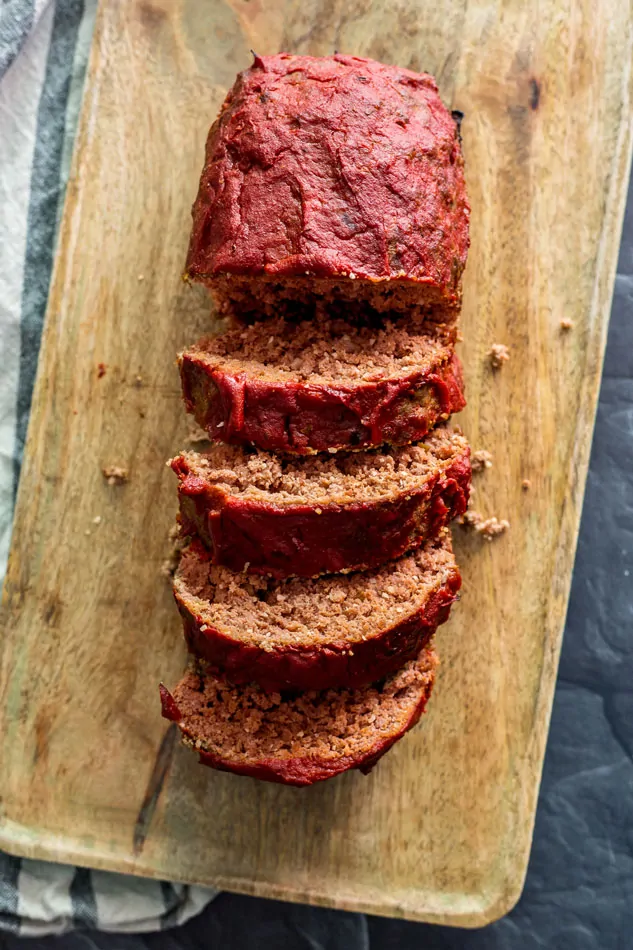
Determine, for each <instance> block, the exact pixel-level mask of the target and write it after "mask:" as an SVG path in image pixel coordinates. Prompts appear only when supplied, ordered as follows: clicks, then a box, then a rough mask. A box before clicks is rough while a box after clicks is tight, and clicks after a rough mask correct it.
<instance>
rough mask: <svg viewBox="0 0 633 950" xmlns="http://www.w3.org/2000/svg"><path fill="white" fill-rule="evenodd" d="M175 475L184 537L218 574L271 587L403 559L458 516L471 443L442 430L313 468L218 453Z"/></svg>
mask: <svg viewBox="0 0 633 950" xmlns="http://www.w3.org/2000/svg"><path fill="white" fill-rule="evenodd" d="M171 467H172V468H173V470H174V471H175V472H176V474H177V475H178V478H179V480H180V482H179V497H180V521H181V525H182V528H183V532H184V533H185V534H197V535H198V536H199V537H200V538H201V539H202V540H203V541H204V543H205V544H206V545H207V547H208V548H209V549H210V550H211V552H212V555H213V562H214V563H215V564H222V565H224V566H225V567H229V568H231V569H232V570H234V571H249V572H253V573H257V574H268V575H271V576H273V577H277V578H283V577H290V576H293V575H296V576H299V577H316V576H317V575H319V574H328V573H333V572H337V571H351V570H364V569H367V568H371V567H377V566H378V565H380V564H383V563H384V562H385V561H388V560H393V559H394V558H397V557H400V555H401V554H404V553H405V552H406V551H409V550H412V549H413V548H416V547H418V546H419V545H420V544H422V543H423V542H424V541H426V540H427V539H428V538H431V537H435V536H436V535H437V534H438V532H439V531H440V529H441V528H443V527H444V526H445V525H446V524H447V523H448V521H449V520H450V519H451V518H454V517H456V516H457V515H460V514H463V513H464V511H465V510H466V507H467V504H468V493H469V487H470V449H469V447H468V443H467V441H466V439H465V438H464V437H463V436H462V435H461V434H460V433H457V432H454V431H452V430H451V429H449V428H448V427H446V426H440V427H439V428H438V429H435V430H434V431H433V432H431V433H429V435H428V436H427V437H426V439H425V441H424V442H419V443H416V444H415V445H409V446H403V447H400V448H384V449H381V450H375V451H370V452H353V453H344V452H339V453H338V454H336V455H329V454H328V455H325V456H310V457H309V458H297V457H285V458H280V457H279V456H276V455H271V454H270V453H269V452H261V451H257V450H255V451H252V452H247V451H245V450H244V449H242V448H239V447H237V446H232V445H216V446H214V447H213V448H212V449H211V451H210V452H208V453H207V454H205V455H200V454H198V453H196V452H184V453H183V454H182V455H179V456H178V457H177V458H175V459H172V460H171Z"/></svg>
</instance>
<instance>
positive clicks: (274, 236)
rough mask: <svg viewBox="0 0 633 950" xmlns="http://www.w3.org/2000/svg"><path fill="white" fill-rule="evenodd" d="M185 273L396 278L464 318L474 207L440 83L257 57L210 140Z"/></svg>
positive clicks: (373, 65)
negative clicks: (464, 281)
mask: <svg viewBox="0 0 633 950" xmlns="http://www.w3.org/2000/svg"><path fill="white" fill-rule="evenodd" d="M192 213H193V231H192V235H191V242H190V245H189V254H188V259H187V271H188V273H189V275H190V276H191V277H193V278H195V279H200V280H205V279H212V278H213V277H214V276H216V275H219V274H227V273H228V274H240V275H268V276H271V277H294V276H303V275H306V274H308V275H310V276H312V277H339V276H343V277H347V276H355V277H357V278H361V279H366V280H371V281H379V280H399V281H403V282H404V281H406V282H408V283H410V284H411V285H412V286H413V285H414V284H418V285H424V287H425V288H427V289H428V288H431V289H432V290H433V291H437V296H438V297H439V299H440V300H442V301H443V304H444V305H445V306H446V307H447V308H448V309H453V310H456V309H457V308H458V306H459V298H460V277H461V273H462V271H463V268H464V265H465V262H466V255H467V252H468V244H469V239H468V219H469V206H468V202H467V199H466V193H465V186H464V174H463V160H462V154H461V147H460V141H459V132H458V128H457V125H456V122H455V119H454V118H453V117H452V116H451V113H450V112H449V111H448V110H447V109H446V107H445V106H444V105H443V103H442V101H441V99H440V97H439V95H438V90H437V85H436V83H435V80H434V79H433V78H432V77H431V76H428V75H426V74H424V73H421V74H419V73H414V72H411V71H410V70H408V69H402V68H400V67H396V66H386V65H383V64H382V63H377V62H375V61H373V60H369V59H361V58H359V57H355V56H342V55H338V54H337V55H335V56H329V57H323V58H316V57H312V56H292V55H289V54H288V53H280V54H278V55H276V56H262V57H257V59H256V60H255V62H254V63H253V65H252V66H251V67H250V69H247V70H245V71H244V72H242V73H240V74H239V76H238V77H237V80H236V82H235V85H234V86H233V88H232V89H231V91H230V92H229V94H228V96H227V98H226V100H225V102H224V105H223V107H222V111H221V113H220V116H219V118H218V120H217V121H216V122H215V123H214V125H213V126H212V128H211V131H210V132H209V137H208V139H207V146H206V155H205V164H204V168H203V171H202V177H201V180H200V188H199V191H198V196H197V198H196V202H195V204H194V207H193V212H192Z"/></svg>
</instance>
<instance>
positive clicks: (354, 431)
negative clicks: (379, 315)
mask: <svg viewBox="0 0 633 950" xmlns="http://www.w3.org/2000/svg"><path fill="white" fill-rule="evenodd" d="M179 362H180V373H181V378H182V387H183V395H184V399H185V406H186V408H187V410H188V411H189V412H191V413H193V415H194V416H195V418H196V421H197V422H198V423H199V424H200V425H201V426H202V427H203V428H205V429H206V430H207V431H208V432H209V435H210V436H211V438H213V439H215V440H220V441H223V442H230V443H236V444H239V443H241V444H244V443H252V444H253V445H256V446H258V447H259V448H261V449H267V450H268V451H271V452H285V453H292V454H297V455H310V454H314V453H315V452H323V451H336V450H338V449H363V448H376V447H378V446H380V445H381V444H382V443H384V442H389V443H391V444H394V445H402V444H405V443H407V442H416V441H418V440H419V439H422V438H424V436H425V435H426V434H427V432H428V431H429V429H431V428H432V427H433V426H434V425H435V424H436V423H437V422H439V421H440V420H442V419H446V418H448V416H449V415H450V414H451V413H453V412H459V410H460V409H463V407H464V406H465V404H466V403H465V399H464V392H463V380H462V370H461V364H460V362H459V359H458V357H457V356H456V355H455V353H454V349H453V345H452V342H451V341H450V340H449V339H447V338H446V336H445V335H444V334H443V333H439V332H436V333H432V334H428V333H425V332H422V330H421V329H420V327H419V325H418V324H417V323H416V322H415V321H411V320H407V319H405V318H403V319H402V320H401V321H398V323H397V324H396V323H393V322H391V321H389V320H387V321H385V322H381V323H379V325H378V326H369V325H365V324H363V325H354V324H350V323H347V322H345V321H343V320H339V319H331V320H323V321H319V322H318V323H311V322H309V321H304V322H302V323H300V324H293V323H292V322H291V321H287V320H284V319H281V318H276V319H273V320H271V321H260V322H258V323H255V324H253V325H251V326H248V327H243V328H233V329H231V330H229V331H228V332H227V333H224V334H222V335H220V336H217V337H214V338H213V339H209V340H204V341H202V342H201V343H199V344H198V345H197V346H195V347H193V348H192V349H190V350H187V351H185V352H184V353H182V354H181V355H180V359H179Z"/></svg>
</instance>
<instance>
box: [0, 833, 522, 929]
mask: <svg viewBox="0 0 633 950" xmlns="http://www.w3.org/2000/svg"><path fill="white" fill-rule="evenodd" d="M0 850H2V851H5V852H6V853H7V854H10V855H13V856H14V857H17V858H27V859H29V860H38V861H53V862H55V863H57V864H64V865H76V866H79V867H90V868H92V869H94V870H97V871H109V872H113V873H118V874H130V875H133V876H135V877H142V878H147V879H149V880H164V879H165V870H164V868H158V867H155V866H152V865H151V864H149V863H143V862H142V861H138V860H135V859H133V858H126V857H123V856H116V855H110V854H104V853H99V852H95V851H93V850H91V849H90V848H88V847H82V846H81V845H79V844H75V845H73V844H69V843H63V842H62V841H61V840H60V839H59V838H58V836H56V835H37V834H35V833H33V832H30V831H28V830H27V829H25V828H23V827H22V826H20V825H18V824H16V823H14V822H8V823H5V822H0ZM517 870H520V869H518V868H517ZM526 870H527V863H526V867H525V869H523V871H522V873H519V874H517V875H516V876H515V877H513V878H512V879H509V880H507V881H504V882H502V884H501V886H500V887H499V890H498V891H497V892H493V893H488V894H486V895H485V896H484V897H482V898H481V900H477V899H474V898H470V899H468V900H466V901H465V902H464V909H462V910H457V911H448V910H447V911H444V912H440V911H437V910H433V909H427V907H428V902H427V901H425V899H424V895H421V900H420V901H415V900H401V901H399V900H397V899H394V900H392V901H390V900H389V899H385V898H386V895H385V894H384V893H382V892H381V894H382V900H381V901H378V900H371V899H364V900H363V899H361V898H358V897H356V896H354V895H351V894H343V895H341V896H338V895H337V896H332V895H331V894H328V893H327V892H325V891H316V890H306V889H300V888H293V887H287V886H285V885H276V884H271V883H262V882H257V881H255V880H250V881H249V880H247V879H245V878H234V877H230V876H226V875H218V876H217V877H214V878H213V880H209V879H200V878H196V877H191V878H187V879H185V880H183V881H180V882H179V883H183V884H189V885H195V886H199V887H209V888H217V889H218V890H220V891H228V892H230V893H233V894H244V895H246V896H248V897H261V898H265V899H268V900H281V901H288V902H289V903H291V904H308V905H310V906H314V907H324V908H328V909H330V910H342V911H348V912H350V913H359V914H371V915H374V916H377V917H386V918H390V919H394V920H395V919H398V920H408V921H411V922H416V923H427V924H438V925H446V926H451V927H463V928H465V929H469V930H472V929H476V928H479V927H483V926H485V925H486V924H489V923H492V922H493V921H495V920H498V919H499V918H500V917H503V916H504V915H505V914H507V913H508V912H509V911H510V910H511V909H512V908H513V907H514V905H515V904H516V903H517V901H518V899H519V897H520V896H521V892H522V890H523V885H524V880H525V871H526Z"/></svg>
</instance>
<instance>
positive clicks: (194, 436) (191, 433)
mask: <svg viewBox="0 0 633 950" xmlns="http://www.w3.org/2000/svg"><path fill="white" fill-rule="evenodd" d="M186 421H187V442H191V443H196V442H208V441H209V436H208V434H207V433H206V432H205V431H204V429H202V428H201V427H200V426H199V425H198V423H197V422H195V421H194V420H193V419H192V418H191V416H187V417H186Z"/></svg>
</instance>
